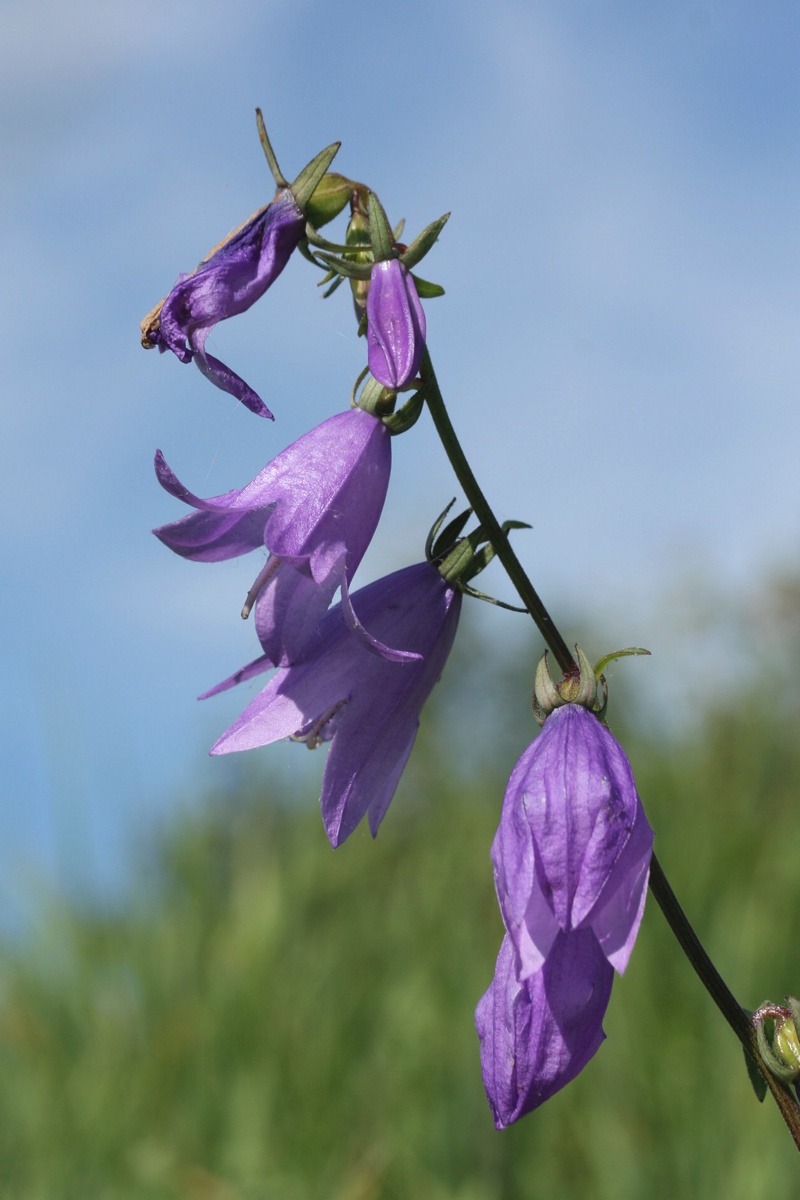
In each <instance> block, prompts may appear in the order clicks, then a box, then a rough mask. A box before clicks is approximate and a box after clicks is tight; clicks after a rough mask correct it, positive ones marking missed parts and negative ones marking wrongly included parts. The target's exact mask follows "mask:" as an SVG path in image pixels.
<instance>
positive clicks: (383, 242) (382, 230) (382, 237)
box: [367, 192, 396, 262]
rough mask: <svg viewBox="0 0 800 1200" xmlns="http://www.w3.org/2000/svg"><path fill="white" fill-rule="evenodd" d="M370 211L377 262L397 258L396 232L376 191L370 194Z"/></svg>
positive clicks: (370, 230)
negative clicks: (395, 248)
mask: <svg viewBox="0 0 800 1200" xmlns="http://www.w3.org/2000/svg"><path fill="white" fill-rule="evenodd" d="M367 211H368V213H369V236H370V242H371V243H372V257H373V259H374V261H375V262H386V261H387V260H388V259H390V258H395V257H396V255H395V252H394V234H393V232H392V227H391V225H390V224H389V218H388V217H387V216H386V211H385V209H384V207H383V205H382V204H381V202H380V200H379V199H378V197H377V196H376V195H375V193H374V192H370V194H369V202H368V206H367Z"/></svg>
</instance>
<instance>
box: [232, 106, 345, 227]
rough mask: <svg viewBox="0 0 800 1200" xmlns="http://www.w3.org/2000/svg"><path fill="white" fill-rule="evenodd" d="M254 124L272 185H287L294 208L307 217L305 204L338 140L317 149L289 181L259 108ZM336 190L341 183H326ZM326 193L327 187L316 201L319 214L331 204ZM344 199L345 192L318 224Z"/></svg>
mask: <svg viewBox="0 0 800 1200" xmlns="http://www.w3.org/2000/svg"><path fill="white" fill-rule="evenodd" d="M256 124H257V125H258V136H259V140H260V141H261V148H262V150H263V151H264V155H265V157H266V160H267V165H268V166H269V169H270V171H271V173H272V178H273V179H274V180H275V186H276V187H277V188H289V190H290V191H291V193H292V195H293V196H294V198H295V201H296V203H297V207H298V208H299V209H300V211H301V212H302V213H303V214H304V216H309V211H308V210H309V206H310V202H311V197H312V196H313V195H314V192H315V191H316V190H317V188H318V187H319V185H320V184H321V183H322V180H323V178H324V176H325V172H326V171H327V170H328V167H329V166H330V165H331V163H332V162H333V160H334V158H335V156H336V152H337V151H338V149H339V147H340V146H341V144H342V143H341V142H332V143H331V145H330V146H327V147H326V149H324V150H321V151H320V153H319V154H318V155H317V156H316V158H312V160H311V162H310V163H308V165H307V166H305V167H303V169H302V171H301V172H300V174H299V175H298V176H297V178H296V179H295V181H294V183H292V184H290V183H288V182H287V180H286V177H285V176H284V174H283V171H282V170H281V169H280V166H279V165H278V159H277V157H276V155H275V151H274V150H273V148H272V142H271V141H270V140H269V135H268V134H267V127H266V125H265V124H264V117H263V115H262V112H261V109H260V108H257V109H256ZM332 178H333V179H334V180H342V181H343V182H344V183H349V181H348V180H344V176H341V175H339V176H334V177H332ZM340 189H341V185H340V184H339V183H336V182H334V183H332V184H331V185H330V192H331V194H332V193H335V192H337V191H339V190H340ZM350 190H352V184H351V185H350ZM327 193H328V189H327V188H326V189H325V191H324V192H323V194H322V196H321V198H320V200H319V203H318V211H319V212H321V213H323V214H324V212H325V211H326V209H327V208H329V207H330V204H331V199H330V196H329V195H328V194H327ZM347 200H348V193H347V192H345V195H344V198H343V199H342V202H341V204H339V207H338V208H337V209H336V211H335V212H332V213H331V215H330V216H329V217H325V218H324V219H323V220H322V221H320V224H324V222H325V220H328V221H330V220H332V219H333V217H335V216H336V214H337V213H340V212H341V211H342V209H343V208H344V206H345V204H346V203H347ZM309 219H311V218H310V217H309ZM312 224H317V222H316V221H312Z"/></svg>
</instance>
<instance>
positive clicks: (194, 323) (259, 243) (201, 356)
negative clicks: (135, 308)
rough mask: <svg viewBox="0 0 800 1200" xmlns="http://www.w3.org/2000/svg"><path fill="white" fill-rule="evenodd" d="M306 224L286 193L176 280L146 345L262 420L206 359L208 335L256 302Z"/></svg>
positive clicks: (228, 375) (225, 372) (230, 375)
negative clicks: (188, 367) (193, 366)
mask: <svg viewBox="0 0 800 1200" xmlns="http://www.w3.org/2000/svg"><path fill="white" fill-rule="evenodd" d="M305 224H306V219H305V217H304V216H303V213H302V212H301V210H300V207H299V205H298V203H297V201H296V200H295V198H294V196H293V195H292V193H291V191H290V190H289V188H282V189H281V190H280V191H279V192H278V193H277V195H276V197H275V199H274V200H273V201H272V203H271V204H268V205H267V206H266V207H265V208H262V209H259V211H258V212H257V213H255V214H254V215H253V216H252V217H251V218H250V219H249V221H246V222H245V223H244V225H242V227H241V228H240V229H238V230H237V231H236V233H234V234H233V236H232V237H230V238H229V239H228V240H227V241H226V242H224V243H223V245H222V246H220V248H219V249H218V250H216V251H215V252H214V253H213V254H211V255H210V256H209V257H208V258H207V259H205V260H204V261H203V262H202V263H201V264H200V266H199V267H198V268H197V270H196V271H194V272H192V273H191V274H189V275H181V276H180V277H179V279H178V282H177V283H176V284H175V286H174V287H173V289H172V291H171V292H170V293H169V295H168V296H167V298H166V300H165V301H164V304H163V307H162V309H161V314H160V324H159V327H158V329H157V330H154V331H153V332H151V333H150V341H151V343H154V344H156V345H157V346H158V348H159V350H161V351H164V350H171V351H172V352H173V354H175V355H177V357H178V358H179V359H180V360H181V362H183V363H189V362H192V360H194V361H195V362H196V363H197V366H198V367H199V368H200V370H201V371H202V372H203V374H204V375H205V376H206V378H207V379H210V380H211V382H212V383H213V384H216V386H217V387H218V388H221V389H222V391H223V392H228V393H229V394H230V395H231V396H235V397H236V399H237V400H240V401H241V402H242V404H244V406H245V407H246V408H249V409H250V411H251V412H254V413H256V414H257V415H258V416H261V417H270V418H271V417H272V413H271V412H270V411H269V409H268V408H267V406H266V405H265V404H264V402H263V400H261V399H260V397H259V396H257V395H256V393H255V392H254V391H253V389H252V388H251V387H249V386H248V384H246V383H245V381H244V380H243V379H241V378H240V377H239V376H238V375H236V374H235V373H234V372H233V371H232V370H231V369H230V367H226V366H225V364H224V363H222V362H220V360H219V359H218V358H214V357H212V355H210V354H207V353H206V349H205V344H206V338H207V337H208V335H209V333H210V332H211V330H212V329H213V328H214V326H215V325H216V324H218V322H220V321H224V320H225V319H226V318H227V317H233V316H236V315H237V314H238V313H242V312H245V310H246V309H248V308H250V306H251V305H252V304H255V302H256V300H259V299H260V298H261V297H262V296H263V295H264V292H265V291H266V290H267V288H268V287H269V286H270V285H271V284H272V283H274V282H275V280H276V279H277V278H278V276H279V275H280V273H281V271H282V270H283V268H284V267H285V266H286V264H287V262H288V261H289V257H290V256H291V253H292V251H293V250H294V249H295V248H296V247H297V244H298V243H299V241H300V239H301V237H302V236H303V233H304V231H305Z"/></svg>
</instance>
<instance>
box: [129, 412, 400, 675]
mask: <svg viewBox="0 0 800 1200" xmlns="http://www.w3.org/2000/svg"><path fill="white" fill-rule="evenodd" d="M390 447H391V438H390V435H389V433H388V430H387V429H386V427H385V426H384V424H383V423H382V422H381V421H380V420H379V419H378V418H377V417H374V416H372V415H371V414H370V413H366V412H364V411H363V410H362V409H360V408H353V409H350V410H349V411H348V412H345V413H338V414H337V415H336V416H334V417H330V418H329V419H328V420H327V421H323V423H322V424H321V425H318V426H317V427H316V428H315V429H312V430H311V431H310V432H309V433H306V434H304V435H303V437H301V438H298V440H297V441H296V442H294V443H293V444H292V445H291V446H289V447H288V448H287V449H286V450H284V451H282V452H281V453H280V454H279V455H278V456H277V457H276V458H274V459H273V460H272V462H270V463H268V464H267V466H266V467H264V469H263V471H261V472H260V473H259V474H258V475H257V476H256V478H255V479H254V480H253V481H252V483H249V484H248V485H247V486H246V487H244V488H241V489H238V490H234V491H230V492H225V493H224V494H223V495H221V496H212V497H211V498H210V499H208V500H201V499H200V498H199V497H197V496H195V495H193V494H192V493H191V492H189V491H188V490H187V489H186V488H185V487H183V485H182V484H181V483H180V482H179V481H178V480H177V478H176V477H175V475H173V473H172V471H171V470H170V468H169V467H168V466H167V464H166V462H165V461H164V458H163V456H162V454H161V452H160V451H159V452H158V453H157V454H156V460H155V467H156V475H157V476H158V480H159V482H160V483H161V486H162V487H163V488H165V489H166V491H168V492H169V493H170V494H171V495H173V496H176V497H177V498H178V499H179V500H183V501H184V502H185V503H186V504H190V505H191V506H192V507H193V508H195V509H197V510H198V511H197V512H195V513H192V514H191V515H190V516H188V517H183V518H182V519H181V520H179V521H174V522H172V523H171V524H169V525H162V526H161V527H160V528H159V529H155V530H154V531H153V532H154V533H155V535H156V537H158V538H160V539H161V541H162V542H164V544H165V545H167V546H169V547H170V549H171V550H174V551H175V553H176V554H180V555H182V556H183V557H184V558H191V559H194V560H195V561H196V562H220V561H222V560H223V559H228V558H235V557H237V556H238V555H240V554H246V553H248V552H249V551H251V550H255V549H257V548H258V547H261V546H265V547H266V548H267V550H268V551H269V553H270V557H269V559H268V561H267V563H266V566H265V567H264V569H263V570H262V571H261V572H260V574H259V576H258V578H257V580H256V582H255V584H254V585H253V588H252V589H251V591H250V594H249V595H248V601H247V605H246V610H247V611H249V607H250V606H251V605H252V604H253V603H255V623H256V631H257V633H258V636H259V639H260V641H261V645H262V648H263V650H264V655H265V669H266V666H281V665H285V664H287V663H290V662H293V661H294V660H295V659H297V658H299V657H300V656H301V655H302V654H303V652H304V650H305V648H306V644H307V642H308V639H309V637H310V636H311V634H313V632H314V630H315V629H316V627H317V625H318V624H319V622H320V620H321V619H322V617H323V616H324V615H325V612H326V611H327V609H328V605H329V604H330V602H331V600H332V599H333V595H334V592H335V591H336V589H337V587H339V586H340V584H341V583H342V581H343V579H344V578H345V576H346V577H347V579H350V578H352V576H353V574H354V572H355V570H356V568H357V567H358V564H359V563H360V562H361V559H362V558H363V556H364V553H365V551H366V549H367V546H368V545H369V543H370V540H371V538H372V535H373V533H374V532H375V528H376V526H377V524H378V518H379V517H380V514H381V509H382V508H383V502H384V499H385V497H386V489H387V487H388V484H389V473H390V469H391V448H390Z"/></svg>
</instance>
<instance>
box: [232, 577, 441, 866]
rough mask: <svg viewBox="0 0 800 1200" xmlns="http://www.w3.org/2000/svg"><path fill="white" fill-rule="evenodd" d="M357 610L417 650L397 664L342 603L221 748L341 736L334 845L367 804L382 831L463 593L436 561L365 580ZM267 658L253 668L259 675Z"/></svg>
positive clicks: (387, 637) (385, 635)
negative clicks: (352, 625) (351, 624)
mask: <svg viewBox="0 0 800 1200" xmlns="http://www.w3.org/2000/svg"><path fill="white" fill-rule="evenodd" d="M353 608H354V610H355V612H356V613H357V615H358V620H359V622H362V623H363V624H364V625H366V626H368V627H369V628H370V629H371V630H374V632H375V636H376V637H377V638H378V639H380V640H381V641H385V642H387V643H391V642H393V643H395V644H398V645H403V646H407V647H408V649H409V651H410V652H411V654H412V655H416V656H417V657H416V658H415V659H414V660H413V661H406V662H389V661H387V660H386V659H385V658H383V657H380V656H379V655H376V654H375V653H373V652H372V650H371V649H369V648H367V647H366V646H365V645H364V642H363V639H362V638H360V637H356V636H354V634H353V633H351V632H350V630H349V629H348V626H347V624H346V622H345V619H344V617H343V615H342V606H341V605H337V607H336V608H334V609H332V610H331V611H330V612H329V613H328V614H327V616H326V617H325V618H324V620H323V621H322V622H321V624H320V625H319V626H318V628H317V630H316V631H315V633H314V635H313V638H312V639H311V642H310V646H309V649H308V651H307V653H306V654H305V656H304V657H303V659H302V660H301V661H299V662H296V663H295V664H293V665H292V666H288V667H284V668H281V669H280V670H278V671H277V672H276V673H275V675H274V676H273V678H272V679H271V680H270V682H269V683H268V684H267V686H266V688H265V689H264V691H263V692H261V694H260V696H257V697H256V698H255V700H253V701H252V702H251V704H250V705H248V707H247V708H246V709H245V711H244V712H243V713H242V715H241V717H240V718H239V719H238V720H237V721H236V722H234V724H233V725H232V726H231V728H230V729H229V730H227V731H226V732H225V733H224V734H223V735H222V737H221V738H220V739H219V741H218V742H217V743H216V745H215V746H214V749H213V751H212V753H214V754H224V753H228V752H229V751H234V750H247V749H252V748H253V747H255V746H259V745H265V744H266V743H268V742H272V741H275V740H277V739H278V738H280V737H285V736H287V734H301V735H302V736H303V737H307V738H309V739H310V743H311V744H318V743H319V742H321V741H329V740H332V745H331V749H330V754H329V756H328V762H327V764H326V767H325V774H324V778H323V790H322V809H323V817H324V821H325V826H326V829H327V831H328V834H329V837H330V839H331V842H332V844H333V845H334V846H336V845H339V844H340V843H341V842H342V841H343V840H344V839H345V838H346V837H347V836H348V835H349V834H350V833H351V832H352V830H353V829H354V828H355V826H356V825H357V824H358V822H359V821H360V820H361V818H362V817H363V816H364V815H365V814H366V813H367V812H368V813H369V818H370V827H371V829H372V832H373V834H374V833H375V832H376V831H377V828H378V826H379V824H380V822H381V820H382V818H383V816H384V814H385V812H386V809H387V808H388V805H389V803H390V801H391V798H392V796H393V794H394V791H395V788H396V786H397V782H398V780H399V778H400V775H401V773H402V770H403V767H404V766H405V763H406V760H407V758H408V755H409V754H410V752H411V747H412V745H413V742H414V738H415V736H416V731H417V727H418V725H419V714H420V711H421V709H422V707H423V705H424V703H425V701H426V700H427V698H428V695H429V694H430V692H431V689H432V688H433V686H434V684H435V683H436V681H437V680H438V678H439V676H440V675H441V672H442V669H443V667H444V663H445V661H446V659H447V655H448V653H449V651H450V648H451V646H452V643H453V639H454V637H455V632H456V628H457V625H458V616H459V613H460V609H461V593H460V592H458V591H457V590H455V589H453V588H452V587H450V586H449V585H448V584H447V583H446V582H445V581H444V580H443V579H442V578H441V576H440V575H439V574H438V572H437V571H436V569H435V568H434V567H432V566H431V565H430V564H429V563H418V564H416V565H415V566H413V567H408V568H406V569H405V570H403V571H397V572H395V573H394V574H393V575H390V576H387V577H386V578H385V579H380V580H378V581H377V582H376V583H373V584H370V585H369V586H368V587H366V588H362V589H361V590H360V591H359V592H357V593H356V594H355V596H354V597H353ZM262 661H263V660H259V663H257V664H251V667H250V668H246V670H251V671H252V672H253V673H255V672H256V671H257V670H258V669H260V664H261V662H262ZM227 682H228V681H226V683H227ZM220 686H221V687H222V686H225V685H220Z"/></svg>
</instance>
